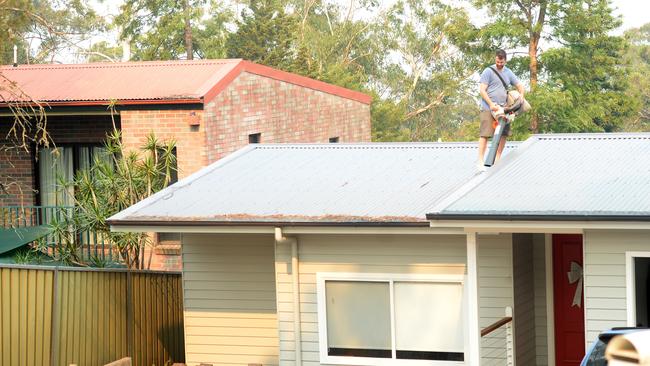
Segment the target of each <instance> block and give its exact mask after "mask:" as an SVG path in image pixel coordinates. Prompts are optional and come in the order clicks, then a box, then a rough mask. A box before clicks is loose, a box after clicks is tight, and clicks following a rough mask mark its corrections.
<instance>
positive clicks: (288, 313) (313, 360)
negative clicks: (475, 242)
mask: <svg viewBox="0 0 650 366" xmlns="http://www.w3.org/2000/svg"><path fill="white" fill-rule="evenodd" d="M511 245H512V242H511V240H510V239H509V237H508V236H505V235H504V236H501V235H499V236H496V235H494V236H489V237H482V236H481V237H480V240H479V259H478V260H479V267H480V268H479V277H480V278H479V283H481V284H482V286H483V288H482V289H480V290H479V293H480V299H479V301H480V305H479V306H480V309H479V316H480V321H481V325H482V326H484V325H487V324H488V323H491V322H493V321H494V320H496V319H498V318H501V317H503V311H504V308H505V306H512V259H511ZM298 256H299V259H300V263H299V279H300V297H299V298H300V325H301V339H302V342H301V347H302V353H301V355H302V365H304V366H316V365H320V362H319V358H320V357H319V344H318V316H317V312H318V311H317V308H318V306H317V301H316V273H318V272H352V273H396V274H405V273H408V274H465V273H466V237H465V236H462V235H455V236H452V235H431V236H429V235H376V236H375V235H358V236H352V235H347V236H346V235H300V236H298ZM275 266H276V278H277V304H278V321H279V331H280V365H282V366H291V365H295V338H294V332H293V319H294V312H293V295H292V282H291V274H290V273H291V247H290V246H289V245H278V246H277V247H276V263H275Z"/></svg>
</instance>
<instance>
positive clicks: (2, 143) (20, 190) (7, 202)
mask: <svg viewBox="0 0 650 366" xmlns="http://www.w3.org/2000/svg"><path fill="white" fill-rule="evenodd" d="M12 121H13V120H12V119H11V118H6V117H3V118H1V119H0V172H2V173H1V174H0V179H2V183H3V184H4V185H5V186H7V187H8V189H7V192H0V206H15V205H28V206H29V205H35V204H36V202H37V199H36V197H37V192H36V189H37V187H38V184H37V182H36V179H37V178H36V172H35V164H36V159H35V158H34V148H33V147H32V148H31V149H30V151H28V152H26V151H24V150H17V149H14V148H11V149H6V147H11V146H13V145H15V144H14V143H13V142H12V141H11V140H8V139H7V133H8V131H9V128H10V127H11V125H12V123H13V122H12ZM116 124H117V127H118V128H119V118H118V119H117V120H116ZM112 129H113V124H112V122H111V119H110V116H105V115H102V116H49V117H48V118H47V131H48V133H49V134H50V137H51V138H52V140H53V141H54V143H55V144H66V143H92V144H95V143H101V142H102V141H104V139H105V136H106V134H107V133H108V132H110V131H111V130H112Z"/></svg>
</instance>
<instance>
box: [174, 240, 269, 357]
mask: <svg viewBox="0 0 650 366" xmlns="http://www.w3.org/2000/svg"><path fill="white" fill-rule="evenodd" d="M182 242H183V245H182V256H183V264H184V265H183V292H184V296H183V297H184V302H183V304H184V318H185V350H186V363H187V365H198V364H200V363H206V364H214V365H224V366H230V365H232V366H234V365H242V366H247V365H249V364H263V365H264V366H269V365H277V364H278V320H277V315H276V298H275V274H274V259H273V257H274V249H273V248H274V241H273V237H272V236H270V235H268V236H263V235H202V234H183V237H182Z"/></svg>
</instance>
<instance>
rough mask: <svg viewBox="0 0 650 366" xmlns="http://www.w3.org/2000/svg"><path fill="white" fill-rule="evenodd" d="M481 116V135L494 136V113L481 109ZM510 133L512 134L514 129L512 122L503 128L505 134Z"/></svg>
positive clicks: (508, 134)
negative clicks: (511, 125)
mask: <svg viewBox="0 0 650 366" xmlns="http://www.w3.org/2000/svg"><path fill="white" fill-rule="evenodd" d="M479 118H480V119H481V137H492V136H494V126H493V124H494V117H492V113H491V112H490V111H481V112H480V113H479ZM510 135H512V131H511V130H510V123H508V124H506V128H505V129H504V130H503V136H510Z"/></svg>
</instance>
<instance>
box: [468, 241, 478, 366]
mask: <svg viewBox="0 0 650 366" xmlns="http://www.w3.org/2000/svg"><path fill="white" fill-rule="evenodd" d="M476 237H477V235H476V233H475V232H469V233H467V304H468V309H467V320H468V321H467V324H468V327H469V329H468V333H469V334H468V335H469V337H468V338H469V359H468V360H467V361H468V362H467V364H468V365H470V366H479V365H480V363H481V333H480V329H479V324H478V260H477V258H478V255H477V254H478V253H477V252H478V250H477V249H478V245H477V240H476Z"/></svg>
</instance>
